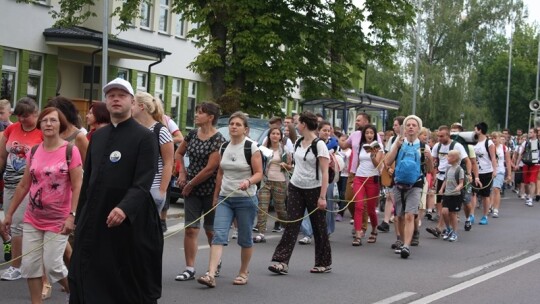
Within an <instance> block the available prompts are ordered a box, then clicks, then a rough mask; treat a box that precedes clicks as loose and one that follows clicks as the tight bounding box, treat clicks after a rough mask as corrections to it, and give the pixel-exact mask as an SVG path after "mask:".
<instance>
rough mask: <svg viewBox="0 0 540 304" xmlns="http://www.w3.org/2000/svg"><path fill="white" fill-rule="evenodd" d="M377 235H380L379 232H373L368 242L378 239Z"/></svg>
mask: <svg viewBox="0 0 540 304" xmlns="http://www.w3.org/2000/svg"><path fill="white" fill-rule="evenodd" d="M377 235H378V233H377V232H375V233H373V232H372V233H371V235H370V236H369V238H368V240H367V242H368V243H371V244H373V243H375V242H376V241H377Z"/></svg>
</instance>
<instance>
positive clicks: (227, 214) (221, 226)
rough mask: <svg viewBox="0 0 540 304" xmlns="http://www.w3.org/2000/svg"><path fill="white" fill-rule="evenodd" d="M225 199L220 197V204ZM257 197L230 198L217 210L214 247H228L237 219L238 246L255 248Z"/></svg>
mask: <svg viewBox="0 0 540 304" xmlns="http://www.w3.org/2000/svg"><path fill="white" fill-rule="evenodd" d="M224 198H225V197H222V196H220V197H219V202H221V201H223V199H224ZM258 204H259V200H258V199H257V196H251V197H229V198H227V199H226V200H225V201H223V202H222V203H221V204H219V205H218V207H217V208H216V214H215V216H214V238H213V239H212V245H224V246H227V245H228V243H229V241H228V238H229V230H230V229H231V224H232V222H233V220H234V219H235V218H236V224H237V226H238V245H240V247H242V248H249V247H251V246H253V239H252V237H251V229H253V223H254V221H255V217H256V216H257V210H258V209H257V205H258Z"/></svg>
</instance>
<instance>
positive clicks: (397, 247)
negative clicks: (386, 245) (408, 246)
mask: <svg viewBox="0 0 540 304" xmlns="http://www.w3.org/2000/svg"><path fill="white" fill-rule="evenodd" d="M401 246H403V243H402V242H401V241H400V240H397V241H396V242H395V243H394V244H392V246H390V248H392V249H399V248H400V247H401Z"/></svg>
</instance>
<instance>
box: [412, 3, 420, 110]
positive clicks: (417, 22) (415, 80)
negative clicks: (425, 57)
mask: <svg viewBox="0 0 540 304" xmlns="http://www.w3.org/2000/svg"><path fill="white" fill-rule="evenodd" d="M420 3H421V2H420V0H418V2H417V5H418V7H417V9H418V12H416V31H415V33H416V54H415V61H414V78H413V99H412V114H413V115H416V94H417V91H418V64H419V57H420V50H419V49H420V38H419V36H420V31H419V27H420Z"/></svg>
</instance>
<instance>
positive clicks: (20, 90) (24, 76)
mask: <svg viewBox="0 0 540 304" xmlns="http://www.w3.org/2000/svg"><path fill="white" fill-rule="evenodd" d="M19 54H20V57H19V68H18V73H17V98H16V99H17V100H19V99H21V98H23V97H24V96H26V93H27V90H28V64H29V61H30V52H28V51H25V50H21V52H20V53H19Z"/></svg>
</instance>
